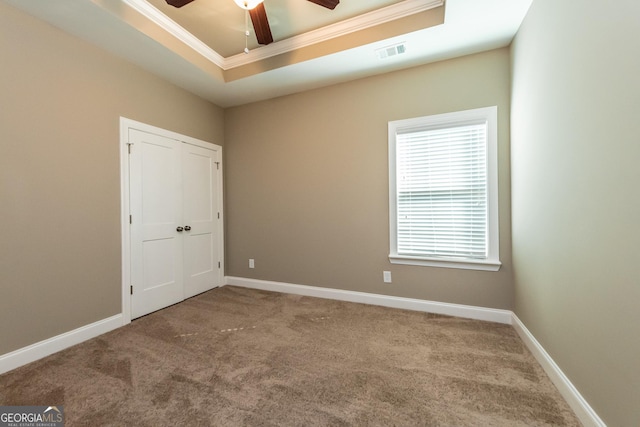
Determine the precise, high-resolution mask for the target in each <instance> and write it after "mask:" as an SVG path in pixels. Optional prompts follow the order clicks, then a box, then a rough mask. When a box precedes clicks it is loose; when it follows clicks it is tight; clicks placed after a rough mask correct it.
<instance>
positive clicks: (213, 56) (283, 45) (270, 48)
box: [122, 0, 444, 71]
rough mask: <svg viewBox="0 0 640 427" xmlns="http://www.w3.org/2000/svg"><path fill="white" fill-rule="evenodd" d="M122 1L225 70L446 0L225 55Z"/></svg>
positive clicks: (137, 3)
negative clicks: (245, 51) (247, 51)
mask: <svg viewBox="0 0 640 427" xmlns="http://www.w3.org/2000/svg"><path fill="white" fill-rule="evenodd" d="M122 1H123V2H124V3H125V4H127V5H128V6H130V7H131V8H133V9H134V10H136V11H137V12H139V13H141V14H142V15H143V16H145V17H146V18H148V19H149V20H151V21H152V22H154V23H155V24H156V25H158V26H159V27H161V28H162V29H164V30H165V31H167V32H169V33H170V34H172V35H173V36H174V37H176V38H177V39H179V40H180V41H182V42H183V43H184V44H186V45H187V46H189V47H190V48H191V49H193V50H195V51H196V52H198V53H199V54H200V55H202V56H203V57H205V58H206V59H208V60H209V61H211V62H213V63H214V64H215V65H217V66H218V67H220V68H222V69H223V70H225V71H226V70H230V69H232V68H236V67H241V66H243V65H247V64H251V63H252V62H256V61H261V60H263V59H267V58H270V57H273V56H276V55H280V54H283V53H287V52H291V51H293V50H296V49H301V48H304V47H307V46H311V45H313V44H316V43H319V42H322V41H325V40H330V39H334V38H337V37H341V36H344V35H347V34H350V33H354V32H356V31H360V30H364V29H367V28H370V27H374V26H376V25H380V24H384V23H386V22H390V21H394V20H396V19H400V18H404V17H406V16H410V15H414V14H416V13H419V12H424V11H427V10H430V9H434V8H436V7H439V6H442V5H443V4H444V0H404V1H402V2H399V3H396V4H393V5H390V6H387V7H383V8H381V9H378V10H374V11H372V12H368V13H365V14H363V15H360V16H356V17H354V18H350V19H347V20H344V21H341V22H337V23H335V24H331V25H327V26H326V27H322V28H319V29H317V30H313V31H309V32H306V33H304V34H300V35H297V36H293V37H290V38H288V39H284V40H280V41H277V42H275V43H271V44H270V45H267V46H264V47H259V48H257V49H253V50H251V51H250V52H249V53H248V54H245V53H239V54H237V55H233V56H230V57H227V58H225V57H223V56H222V55H220V54H219V53H218V52H216V51H215V50H213V49H211V48H210V47H209V46H208V45H206V44H204V43H203V42H202V41H201V40H200V39H198V38H197V37H195V36H194V35H193V34H191V33H190V32H188V31H187V30H186V29H184V28H183V27H182V26H180V25H179V24H178V23H176V22H175V21H174V20H172V19H171V18H169V17H168V16H167V15H165V14H164V13H162V12H161V11H160V10H158V9H157V8H155V7H154V6H152V5H151V4H150V3H148V2H147V1H145V0H122Z"/></svg>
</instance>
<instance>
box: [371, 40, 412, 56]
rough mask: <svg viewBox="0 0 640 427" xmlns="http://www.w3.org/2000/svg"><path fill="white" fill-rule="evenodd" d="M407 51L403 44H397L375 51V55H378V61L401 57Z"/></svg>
mask: <svg viewBox="0 0 640 427" xmlns="http://www.w3.org/2000/svg"><path fill="white" fill-rule="evenodd" d="M406 51H407V48H406V46H405V45H404V42H402V43H398V44H396V45H393V46H387V47H383V48H380V49H376V54H377V55H378V59H385V58H390V57H392V56H396V55H401V54H403V53H405V52H406Z"/></svg>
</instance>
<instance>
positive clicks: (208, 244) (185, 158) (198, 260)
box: [182, 144, 221, 298]
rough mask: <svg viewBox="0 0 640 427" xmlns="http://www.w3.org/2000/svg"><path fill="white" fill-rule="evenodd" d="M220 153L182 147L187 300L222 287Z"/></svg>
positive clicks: (186, 145)
mask: <svg viewBox="0 0 640 427" xmlns="http://www.w3.org/2000/svg"><path fill="white" fill-rule="evenodd" d="M217 155H218V153H217V151H213V150H207V149H205V148H202V147H197V146H195V145H190V144H183V148H182V171H183V172H182V177H183V187H182V188H183V204H182V206H183V218H184V223H185V225H188V226H190V227H191V230H189V231H186V232H185V233H184V255H185V257H184V283H185V286H184V288H185V298H188V297H191V296H194V295H197V294H199V293H202V292H205V291H207V290H209V289H212V288H215V287H216V286H220V284H221V279H220V268H219V267H218V260H219V254H218V239H219V238H220V236H217V235H216V228H217V221H218V198H217V188H218V183H217V179H218V173H217V164H216V162H218V159H217Z"/></svg>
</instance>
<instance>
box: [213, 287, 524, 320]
mask: <svg viewBox="0 0 640 427" xmlns="http://www.w3.org/2000/svg"><path fill="white" fill-rule="evenodd" d="M225 284H227V285H233V286H240V287H243V288H252V289H261V290H264V291H273V292H282V293H286V294H296V295H305V296H309V297H317V298H326V299H334V300H339V301H349V302H358V303H362V304H371V305H380V306H384V307H391V308H401V309H404V310H414V311H423V312H427V313H435V314H445V315H448V316H456V317H464V318H467V319H476V320H486V321H489V322H497V323H506V324H509V325H510V324H511V314H512V313H511V311H509V310H499V309H494V308H484V307H473V306H470V305H461V304H449V303H443V302H436V301H426V300H420V299H414V298H402V297H394V296H389V295H380V294H370V293H366V292H355V291H345V290H342V289H332V288H320V287H317V286H306V285H295V284H292V283H282V282H271V281H267V280H256V279H246V278H242V277H231V276H227V277H226V278H225Z"/></svg>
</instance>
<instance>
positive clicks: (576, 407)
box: [512, 313, 606, 427]
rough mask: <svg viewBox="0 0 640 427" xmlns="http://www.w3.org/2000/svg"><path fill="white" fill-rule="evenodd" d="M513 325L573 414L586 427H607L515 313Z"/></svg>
mask: <svg viewBox="0 0 640 427" xmlns="http://www.w3.org/2000/svg"><path fill="white" fill-rule="evenodd" d="M512 325H513V328H514V329H515V330H516V332H517V333H518V335H520V338H521V339H522V341H524V343H525V345H526V346H527V348H528V349H529V351H531V353H532V354H533V357H535V358H536V360H537V361H538V363H540V365H541V366H542V369H544V371H545V372H546V373H547V375H548V376H549V378H550V379H551V382H553V384H555V386H556V387H557V389H558V391H560V394H561V395H562V397H564V398H565V400H566V401H567V403H568V404H569V406H570V407H571V409H573V412H575V414H576V416H577V417H578V419H579V420H580V422H582V424H583V425H584V426H585V427H591V426H593V427H606V424H605V423H604V421H602V420H601V419H600V417H599V416H598V414H596V412H595V411H594V410H593V408H591V406H590V405H589V403H588V402H587V401H586V400H585V399H584V398H583V397H582V395H581V394H580V392H579V391H578V389H576V388H575V386H574V385H573V384H572V383H571V381H569V378H567V376H566V375H565V374H564V372H562V370H561V369H560V367H559V366H558V365H557V364H556V362H554V360H553V359H552V358H551V356H549V353H547V352H546V350H545V349H544V348H543V347H542V345H541V344H540V343H539V342H538V340H536V338H535V337H534V336H533V334H532V333H531V332H529V330H528V329H527V327H526V326H524V324H523V323H522V322H521V321H520V319H518V316H516V315H515V313H513V319H512Z"/></svg>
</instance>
